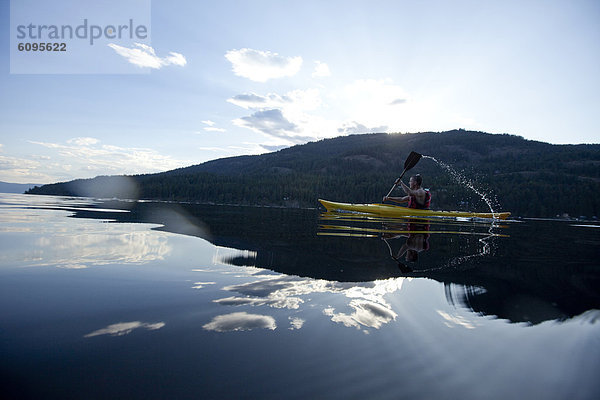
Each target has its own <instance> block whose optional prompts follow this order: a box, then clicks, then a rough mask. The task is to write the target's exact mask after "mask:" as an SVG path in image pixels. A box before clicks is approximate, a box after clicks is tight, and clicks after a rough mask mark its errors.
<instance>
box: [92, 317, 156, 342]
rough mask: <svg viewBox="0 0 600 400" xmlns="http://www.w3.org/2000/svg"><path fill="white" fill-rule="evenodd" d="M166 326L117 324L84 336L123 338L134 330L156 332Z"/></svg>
mask: <svg viewBox="0 0 600 400" xmlns="http://www.w3.org/2000/svg"><path fill="white" fill-rule="evenodd" d="M163 326H165V323H164V322H157V323H154V324H149V323H146V322H140V321H132V322H119V323H117V324H112V325H109V326H107V327H106V328H102V329H98V330H97V331H94V332H92V333H88V334H87V335H84V337H86V338H90V337H94V336H101V335H110V336H123V335H128V334H130V333H131V332H132V331H133V330H134V329H139V328H144V329H147V330H149V331H155V330H157V329H160V328H162V327H163Z"/></svg>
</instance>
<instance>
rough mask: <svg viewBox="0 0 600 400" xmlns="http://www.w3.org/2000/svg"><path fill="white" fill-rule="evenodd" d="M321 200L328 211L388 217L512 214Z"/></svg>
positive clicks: (476, 216) (508, 214) (493, 216)
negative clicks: (421, 208) (420, 208)
mask: <svg viewBox="0 0 600 400" xmlns="http://www.w3.org/2000/svg"><path fill="white" fill-rule="evenodd" d="M319 202H320V203H321V204H322V205H323V206H324V207H325V208H326V209H327V211H329V212H332V211H354V212H359V213H367V214H375V215H382V216H386V217H402V216H421V217H449V218H456V217H462V218H493V219H506V218H508V217H509V216H510V213H509V212H498V213H477V212H468V211H433V210H419V209H415V208H408V207H401V206H394V205H390V204H351V203H337V202H334V201H328V200H322V199H319Z"/></svg>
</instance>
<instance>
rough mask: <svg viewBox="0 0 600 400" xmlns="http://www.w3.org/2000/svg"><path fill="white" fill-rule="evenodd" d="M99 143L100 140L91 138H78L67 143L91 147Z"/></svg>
mask: <svg viewBox="0 0 600 400" xmlns="http://www.w3.org/2000/svg"><path fill="white" fill-rule="evenodd" d="M99 142H100V140H98V139H96V138H91V137H77V138H73V139H69V140H67V143H69V144H74V145H77V146H91V145H94V144H97V143H99Z"/></svg>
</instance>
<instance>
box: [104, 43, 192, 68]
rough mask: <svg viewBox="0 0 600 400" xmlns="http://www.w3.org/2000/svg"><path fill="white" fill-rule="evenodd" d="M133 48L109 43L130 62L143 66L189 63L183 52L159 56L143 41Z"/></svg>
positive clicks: (183, 64) (156, 66)
mask: <svg viewBox="0 0 600 400" xmlns="http://www.w3.org/2000/svg"><path fill="white" fill-rule="evenodd" d="M134 46H136V47H132V48H128V47H123V46H119V45H117V44H114V43H109V44H108V47H110V48H111V49H113V50H114V51H116V52H117V54H119V55H120V56H123V57H125V59H127V61H128V62H130V63H131V64H133V65H136V66H138V67H142V68H154V69H160V68H162V67H166V66H168V65H178V66H180V67H183V66H185V65H186V64H187V60H186V59H185V57H184V56H183V54H180V53H175V52H169V55H168V56H166V57H158V56H157V55H156V53H155V51H154V49H153V48H152V47H150V46H148V45H145V44H142V43H134Z"/></svg>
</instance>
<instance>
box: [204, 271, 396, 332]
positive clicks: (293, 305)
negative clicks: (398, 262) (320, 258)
mask: <svg viewBox="0 0 600 400" xmlns="http://www.w3.org/2000/svg"><path fill="white" fill-rule="evenodd" d="M252 277H253V278H256V279H257V280H255V281H251V282H247V283H241V284H237V285H229V286H226V287H224V288H223V289H224V290H227V291H230V292H236V293H238V294H239V295H238V296H230V297H225V298H221V299H216V300H214V302H215V303H218V304H221V305H225V306H268V307H273V308H279V309H289V310H298V309H300V307H301V306H302V305H303V304H304V303H305V301H310V300H307V299H306V296H308V295H311V294H316V293H331V294H340V295H344V296H345V297H346V298H349V299H351V300H350V302H349V304H348V306H349V307H350V308H351V309H353V310H354V311H353V312H352V313H349V314H348V313H343V312H336V310H335V308H333V307H327V308H326V309H324V310H323V314H325V315H327V316H328V317H331V320H332V321H333V322H335V323H341V324H343V325H344V326H347V327H355V328H358V329H360V328H363V327H364V328H375V329H379V328H380V327H381V326H382V325H383V324H387V323H389V322H390V321H393V320H395V319H396V317H397V314H396V312H394V311H393V310H392V307H391V305H390V304H388V302H387V301H386V300H385V299H384V296H385V295H387V294H389V293H393V292H396V291H398V290H400V288H401V287H402V282H403V281H404V279H405V278H396V279H388V280H382V281H373V282H364V283H358V284H357V283H342V282H332V281H326V280H320V279H310V278H300V277H294V276H280V277H276V278H273V276H272V275H259V274H257V275H252ZM289 319H290V321H291V328H290V329H300V328H301V327H302V326H303V324H304V322H305V321H304V320H303V319H301V318H292V317H289Z"/></svg>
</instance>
